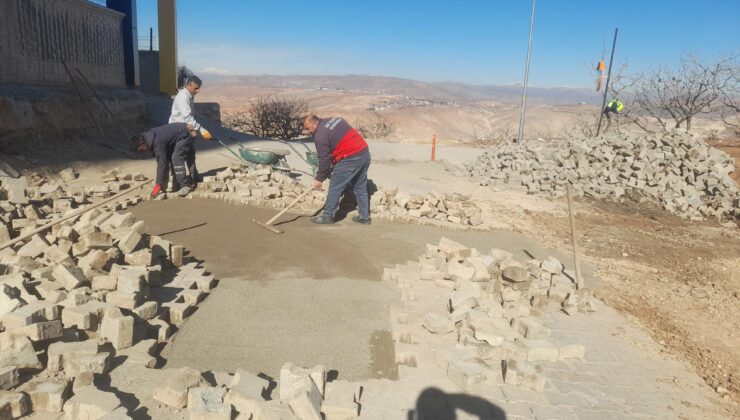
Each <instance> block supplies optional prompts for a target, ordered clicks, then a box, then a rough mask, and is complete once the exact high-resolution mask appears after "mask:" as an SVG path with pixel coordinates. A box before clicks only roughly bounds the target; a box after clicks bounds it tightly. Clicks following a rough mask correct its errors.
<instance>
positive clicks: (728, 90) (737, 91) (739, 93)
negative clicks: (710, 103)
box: [720, 56, 740, 136]
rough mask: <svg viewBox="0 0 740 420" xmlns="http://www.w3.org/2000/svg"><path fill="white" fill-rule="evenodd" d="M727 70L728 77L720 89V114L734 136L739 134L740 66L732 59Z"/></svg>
mask: <svg viewBox="0 0 740 420" xmlns="http://www.w3.org/2000/svg"><path fill="white" fill-rule="evenodd" d="M736 57H737V56H736ZM727 71H728V76H729V77H728V82H727V84H726V85H725V86H724V88H723V89H722V107H721V109H720V116H721V118H722V121H723V122H724V123H725V125H726V126H727V127H728V128H730V129H732V130H733V131H734V132H735V136H740V66H738V64H737V62H736V61H733V62H732V65H730V66H728V69H727Z"/></svg>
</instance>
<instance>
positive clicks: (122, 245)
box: [118, 229, 142, 254]
mask: <svg viewBox="0 0 740 420" xmlns="http://www.w3.org/2000/svg"><path fill="white" fill-rule="evenodd" d="M141 239H142V237H141V234H140V233H139V232H137V231H135V230H133V229H130V230H128V232H127V233H126V234H124V235H123V236H122V237H121V239H119V240H118V249H120V250H121V252H123V253H124V254H130V253H132V252H134V251H136V250H137V249H138V248H139V247H140V246H141Z"/></svg>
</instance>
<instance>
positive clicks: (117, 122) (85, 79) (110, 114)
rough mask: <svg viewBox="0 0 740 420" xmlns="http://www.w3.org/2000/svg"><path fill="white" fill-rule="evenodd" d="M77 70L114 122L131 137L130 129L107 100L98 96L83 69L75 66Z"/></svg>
mask: <svg viewBox="0 0 740 420" xmlns="http://www.w3.org/2000/svg"><path fill="white" fill-rule="evenodd" d="M75 70H77V73H78V74H79V75H80V77H81V78H82V81H83V82H85V86H87V88H88V89H90V91H91V92H92V93H93V95H94V96H95V99H97V100H98V102H100V104H101V105H103V108H105V110H106V111H108V115H109V116H110V118H111V119H112V120H113V122H114V123H116V124H117V125H118V128H120V129H121V131H123V133H124V134H126V138H127V139H129V138H131V133H129V131H128V130H127V129H126V126H124V125H123V124H121V122H120V121H118V118H116V116H115V115H114V114H113V112H112V111H111V110H110V108H108V104H106V103H105V102H103V100H102V99H100V96H98V92H97V91H96V90H95V88H93V87H92V85H91V84H90V82H89V81H88V80H87V77H85V75H84V74H82V71H80V68H79V67H75Z"/></svg>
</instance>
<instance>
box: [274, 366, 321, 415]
mask: <svg viewBox="0 0 740 420" xmlns="http://www.w3.org/2000/svg"><path fill="white" fill-rule="evenodd" d="M281 380H282V375H281ZM305 383H306V386H305V387H303V388H301V389H300V390H298V391H297V392H296V393H294V394H293V395H292V396H291V398H290V399H289V400H288V401H287V403H288V406H289V407H290V409H291V411H293V414H295V416H296V417H298V418H299V419H301V420H321V404H322V402H323V399H322V397H321V393H320V392H319V388H318V387H317V386H316V384H315V383H314V381H313V380H311V379H309V380H308V381H306V382H305ZM280 393H281V394H282V386H281V389H280Z"/></svg>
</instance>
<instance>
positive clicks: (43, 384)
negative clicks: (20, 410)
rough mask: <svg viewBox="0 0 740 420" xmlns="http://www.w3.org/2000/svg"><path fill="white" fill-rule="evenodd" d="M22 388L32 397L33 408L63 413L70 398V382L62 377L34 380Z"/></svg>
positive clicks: (34, 409)
mask: <svg viewBox="0 0 740 420" xmlns="http://www.w3.org/2000/svg"><path fill="white" fill-rule="evenodd" d="M21 390H22V391H23V392H25V393H26V394H27V395H28V397H29V398H30V400H31V410H33V411H49V412H52V413H61V412H62V410H63V409H64V402H65V401H66V400H67V398H69V393H70V382H69V380H67V379H60V378H53V379H48V380H45V381H43V380H34V381H31V382H28V383H26V384H24V386H23V387H21Z"/></svg>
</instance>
